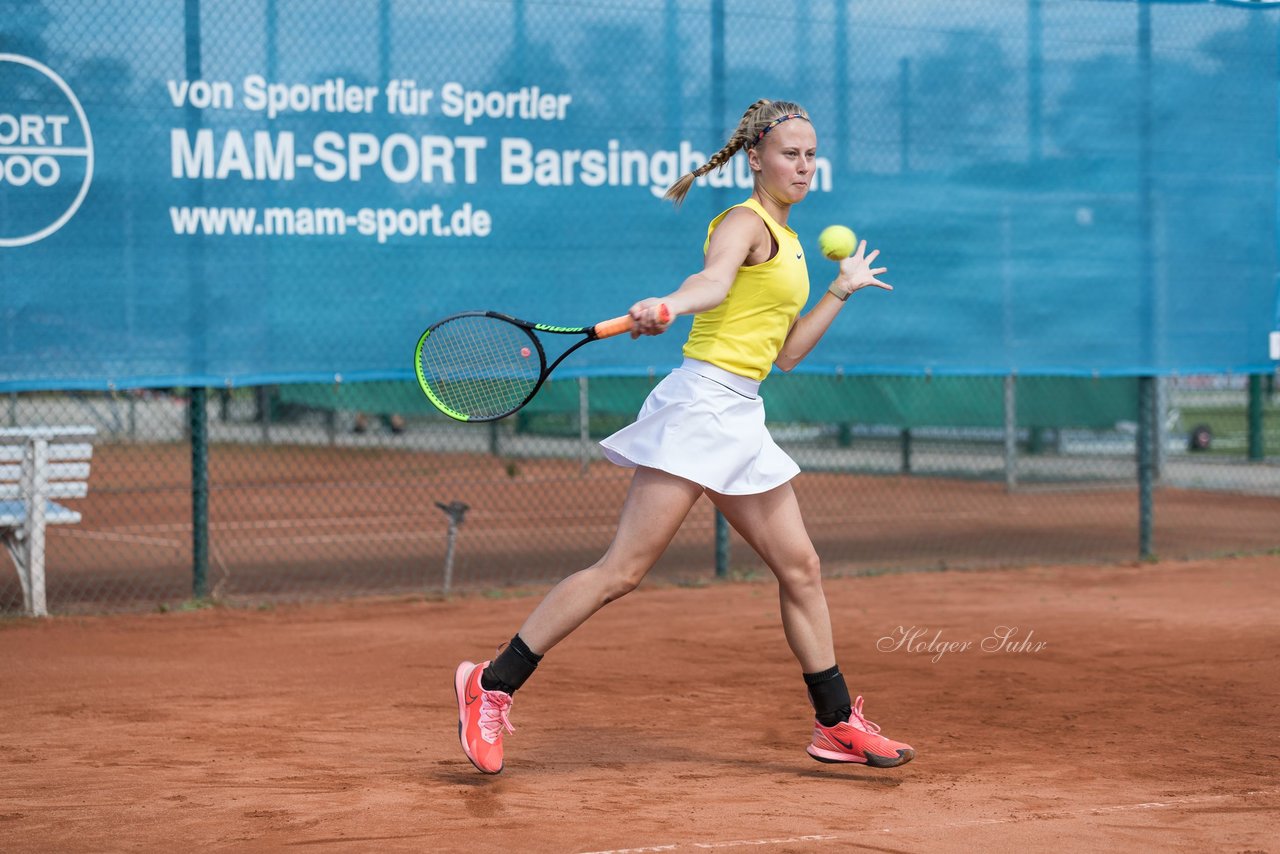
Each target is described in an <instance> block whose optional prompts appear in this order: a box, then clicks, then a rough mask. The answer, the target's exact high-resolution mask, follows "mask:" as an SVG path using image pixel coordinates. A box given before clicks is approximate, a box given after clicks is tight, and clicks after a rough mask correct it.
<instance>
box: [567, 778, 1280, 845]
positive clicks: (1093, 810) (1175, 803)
mask: <svg viewBox="0 0 1280 854" xmlns="http://www.w3.org/2000/svg"><path fill="white" fill-rule="evenodd" d="M1278 793H1280V789H1256V790H1254V791H1249V792H1240V793H1238V794H1232V795H1197V796H1191V797H1186V798H1172V799H1170V800H1165V801H1148V802H1146V803H1141V804H1115V805H1113V806H1101V807H1085V808H1084V809H1078V810H1051V811H1047V812H1039V811H1036V812H1031V813H1028V814H1025V815H1015V816H1011V817H1009V818H972V819H965V820H962V821H948V822H942V823H940V824H917V825H908V826H905V827H881V828H870V829H868V830H863V831H859V832H858V833H857V834H850V835H848V836H827V835H823V836H817V835H814V836H787V837H776V838H769V839H729V840H723V841H712V842H668V843H655V844H652V845H638V846H633V847H630V848H610V849H607V850H604V851H588V852H583V854H637V852H641V851H684V850H689V851H707V850H711V849H717V848H745V847H748V846H750V847H752V848H761V847H764V846H768V845H786V844H788V843H795V842H819V841H829V840H836V839H855V838H865V837H866V834H868V833H886V834H902V833H914V832H919V831H925V830H949V829H955V828H962V827H981V826H983V825H989V824H1017V823H1020V822H1026V821H1045V820H1052V819H1059V818H1072V817H1075V816H1082V815H1106V814H1110V813H1119V812H1137V811H1139V810H1155V809H1171V808H1173V807H1179V806H1185V805H1188V804H1201V803H1211V802H1213V801H1232V800H1240V799H1243V798H1251V797H1258V796H1265V795H1275V794H1278Z"/></svg>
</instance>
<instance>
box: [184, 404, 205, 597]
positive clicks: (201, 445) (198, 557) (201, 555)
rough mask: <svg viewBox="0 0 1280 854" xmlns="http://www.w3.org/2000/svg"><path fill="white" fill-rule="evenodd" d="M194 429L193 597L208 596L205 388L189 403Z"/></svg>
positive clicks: (192, 456)
mask: <svg viewBox="0 0 1280 854" xmlns="http://www.w3.org/2000/svg"><path fill="white" fill-rule="evenodd" d="M187 409H188V413H187V414H188V418H189V423H190V430H191V594H192V595H193V596H194V597H195V598H197V599H203V598H204V597H205V596H207V595H208V593H209V436H208V430H207V420H206V418H207V415H208V397H207V394H206V389H204V388H192V389H191V399H190V400H189V401H188V403H187Z"/></svg>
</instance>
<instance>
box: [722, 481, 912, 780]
mask: <svg viewBox="0 0 1280 854" xmlns="http://www.w3.org/2000/svg"><path fill="white" fill-rule="evenodd" d="M708 494H709V495H711V498H712V500H713V501H714V502H715V505H716V507H718V508H719V509H720V512H721V513H723V514H724V516H725V518H726V519H728V520H729V524H731V525H733V527H734V529H735V530H736V531H737V532H738V533H739V534H741V535H742V537H743V539H745V540H746V541H747V543H748V544H750V546H751V547H752V548H753V549H755V550H756V553H757V554H759V555H760V557H761V558H762V559H763V560H764V562H765V563H766V564H767V565H768V566H769V569H770V570H772V571H773V574H774V575H775V576H776V577H777V579H778V597H779V600H780V604H781V608H782V628H783V631H784V632H785V633H786V636H787V643H788V644H790V646H791V651H792V652H793V653H795V656H796V658H797V659H798V660H799V662H800V667H801V669H802V670H803V671H804V677H805V683H806V684H807V685H808V686H809V697H810V700H811V701H812V702H813V704H814V711H815V714H816V717H817V720H815V721H814V727H813V740H812V741H811V742H810V744H809V747H808V748H807V751H808V753H809V755H810V756H812V757H813V758H814V759H816V760H818V761H819V762H859V763H866V764H869V765H873V766H875V767H877V768H892V767H894V766H897V765H902V764H904V763H906V762H910V761H911V759H912V758H913V757H914V756H915V750H913V749H912V748H911V746H910V745H907V744H904V743H902V742H899V741H893V740H891V739H889V738H886V737H884V736H882V735H880V734H879V733H880V727H879V726H877V725H876V724H874V723H872V722H871V721H869V720H867V719H866V718H865V717H863V715H862V697H858V698H857V700H853V701H851V700H850V699H849V689H848V688H847V687H846V686H845V683H844V676H843V674H841V673H840V668H839V667H837V666H836V657H835V647H834V644H833V642H832V638H831V616H830V612H829V611H828V609H827V597H826V594H825V593H824V592H823V590H822V566H821V563H820V561H819V560H818V553H817V551H816V550H815V549H814V547H813V541H812V540H810V539H809V533H808V531H806V530H805V527H804V519H803V518H801V515H800V505H799V503H798V502H797V501H796V496H795V491H794V490H793V489H792V488H791V484H790V483H786V484H783V485H782V486H779V487H777V488H776V489H771V490H769V491H768V492H764V493H760V494H757V495H721V494H719V493H710V492H709V493H708Z"/></svg>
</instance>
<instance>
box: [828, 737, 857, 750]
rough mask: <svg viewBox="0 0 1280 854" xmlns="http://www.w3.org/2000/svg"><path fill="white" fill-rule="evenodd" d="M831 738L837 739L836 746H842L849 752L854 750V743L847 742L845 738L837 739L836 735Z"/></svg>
mask: <svg viewBox="0 0 1280 854" xmlns="http://www.w3.org/2000/svg"><path fill="white" fill-rule="evenodd" d="M831 737H832V738H833V739H835V742H836V744H838V745H840V746H841V747H843V748H844V749H845V750H848V751H852V750H853V742H852V741H845V740H844V739H843V738H836V737H835V736H834V735H833V736H831Z"/></svg>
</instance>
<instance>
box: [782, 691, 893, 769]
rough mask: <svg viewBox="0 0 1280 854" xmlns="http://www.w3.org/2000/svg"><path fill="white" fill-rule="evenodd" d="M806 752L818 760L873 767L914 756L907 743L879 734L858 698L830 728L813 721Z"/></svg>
mask: <svg viewBox="0 0 1280 854" xmlns="http://www.w3.org/2000/svg"><path fill="white" fill-rule="evenodd" d="M808 753H809V755H810V756H812V757H813V758H814V759H816V760H818V761H819V762H861V763H863V764H865V765H870V766H871V767H873V768H896V767H897V766H899V765H905V764H907V763H908V762H910V761H911V760H912V759H914V758H915V756H916V752H915V750H914V749H913V748H912V747H911V745H909V744H903V743H902V742H900V741H893V740H892V739H888V738H885V737H884V736H883V735H880V727H878V726H876V725H875V724H873V723H872V722H871V721H869V720H867V719H866V718H864V717H863V716H862V698H861V697H859V698H858V699H857V700H855V701H854V704H853V714H851V715H850V716H849V720H847V721H841V722H840V723H838V724H836V725H835V726H833V727H825V726H823V725H822V724H821V723H820V722H818V721H814V722H813V742H812V743H810V745H809V747H808Z"/></svg>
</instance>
